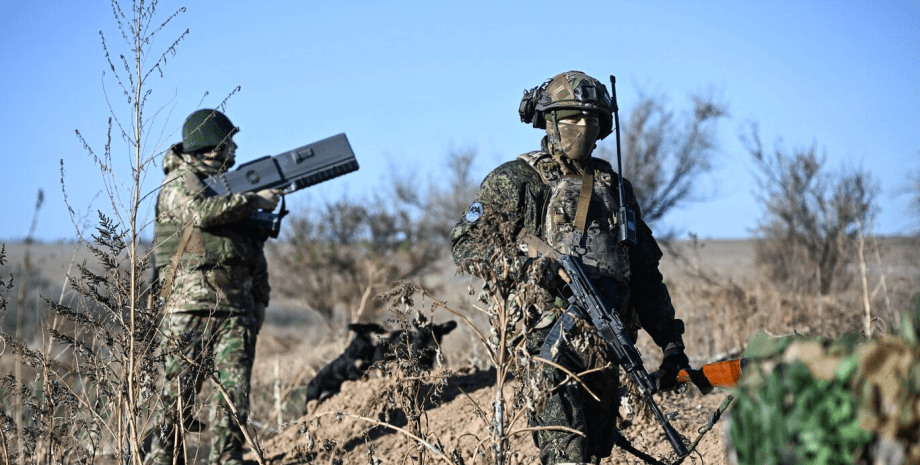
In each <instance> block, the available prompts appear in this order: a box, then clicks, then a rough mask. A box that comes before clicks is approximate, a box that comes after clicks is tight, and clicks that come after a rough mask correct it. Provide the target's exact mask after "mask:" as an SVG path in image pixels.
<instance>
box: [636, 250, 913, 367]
mask: <svg viewBox="0 0 920 465" xmlns="http://www.w3.org/2000/svg"><path fill="white" fill-rule="evenodd" d="M705 245H706V244H703V243H701V242H699V241H697V240H696V238H693V240H692V241H691V242H690V243H689V244H688V248H689V250H683V251H681V252H682V253H681V254H680V255H678V256H676V257H675V256H672V259H674V260H676V261H677V265H678V266H677V270H676V273H672V276H671V277H670V279H669V281H668V287H669V290H670V292H671V296H672V299H673V301H674V306H675V308H677V311H678V316H679V317H680V318H682V319H683V320H684V322H685V323H686V327H687V332H686V333H685V334H684V341H685V343H686V345H687V352H688V355H690V357H691V359H692V360H693V362H694V364H704V363H709V362H712V361H716V360H718V359H724V358H736V357H738V356H740V355H741V354H742V353H743V351H744V348H745V347H746V345H747V341H748V340H749V339H750V338H751V336H752V335H753V334H755V333H757V332H759V331H766V332H767V333H769V334H796V333H797V334H803V335H820V336H827V337H834V336H837V335H840V334H844V333H847V332H853V331H865V318H866V304H865V302H866V301H868V308H869V314H870V315H871V328H872V329H871V330H872V332H874V333H890V332H893V331H894V329H895V326H896V325H897V324H898V322H899V321H900V315H901V314H903V313H904V312H905V311H907V310H909V309H911V308H913V306H915V305H916V297H915V296H916V289H917V286H918V282H920V268H918V267H917V266H916V264H911V263H909V262H906V261H904V260H903V257H904V255H905V254H906V252H907V251H909V250H910V247H911V245H910V241H909V240H907V239H902V238H888V239H877V238H870V239H869V240H867V245H866V249H867V251H866V253H865V254H864V255H865V256H866V257H867V261H868V266H867V267H866V269H867V271H866V273H865V275H862V274H860V278H861V277H862V276H865V279H866V282H867V284H868V286H867V287H868V292H866V291H865V290H864V288H863V287H862V286H851V287H850V288H848V289H841V290H837V291H835V292H832V293H830V294H828V295H820V296H819V295H816V294H815V293H813V292H792V291H790V290H789V289H787V288H784V287H782V286H779V285H777V284H776V283H774V282H773V281H772V280H771V279H770V278H769V275H765V274H756V273H755V274H752V275H749V276H744V275H743V273H740V271H741V270H738V269H735V268H726V269H717V268H716V267H715V266H714V265H712V264H709V263H707V262H706V260H705V256H706V255H708V256H712V255H713V254H718V253H720V252H719V251H713V252H712V253H710V254H704V253H701V251H704V247H705ZM646 342H647V343H649V344H650V341H646ZM647 347H650V346H647ZM655 353H656V352H655V351H654V350H652V348H650V349H649V350H647V351H644V352H643V354H647V355H648V354H651V355H652V356H653V357H654V355H655Z"/></svg>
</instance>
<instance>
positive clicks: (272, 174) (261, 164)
mask: <svg viewBox="0 0 920 465" xmlns="http://www.w3.org/2000/svg"><path fill="white" fill-rule="evenodd" d="M357 170H358V161H357V160H356V159H355V154H354V152H352V151H351V145H350V144H349V143H348V138H346V137H345V134H344V133H342V134H337V135H335V136H332V137H329V138H326V139H323V140H320V141H317V142H314V143H312V144H307V145H304V146H303V147H298V148H296V149H293V150H289V151H287V152H284V153H281V154H278V155H275V156H271V155H266V156H264V157H261V158H257V159H255V160H253V161H250V162H247V163H244V164H242V165H240V166H239V168H237V169H235V170H233V171H229V172H227V173H224V174H219V175H216V176H211V177H209V178H208V179H206V180H205V185H206V186H207V187H208V189H209V190H210V191H211V192H212V193H213V194H216V195H226V194H231V193H238V194H242V193H245V192H257V191H260V190H263V189H280V190H281V191H282V194H290V193H291V192H295V191H299V190H300V189H304V188H306V187H310V186H312V185H314V184H319V183H321V182H324V181H328V180H330V179H332V178H336V177H339V176H342V175H344V174H348V173H351V172H352V171H357ZM287 214H288V211H287V209H285V206H284V200H283V197H282V201H281V211H280V212H279V213H274V212H265V211H259V212H256V213H254V214H252V216H250V217H249V219H248V221H247V223H248V224H249V225H250V226H251V227H253V228H255V229H257V230H259V231H262V232H264V233H265V234H267V235H268V236H269V237H278V233H279V232H281V219H282V218H284V216H285V215H287Z"/></svg>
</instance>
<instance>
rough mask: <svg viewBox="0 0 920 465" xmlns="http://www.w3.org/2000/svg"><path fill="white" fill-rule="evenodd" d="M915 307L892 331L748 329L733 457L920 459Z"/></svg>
mask: <svg viewBox="0 0 920 465" xmlns="http://www.w3.org/2000/svg"><path fill="white" fill-rule="evenodd" d="M918 341H920V306H918V309H917V311H916V312H915V313H912V314H907V315H905V317H904V318H903V320H902V324H901V327H900V329H899V332H898V334H897V335H886V336H882V337H878V338H873V339H869V340H867V339H865V338H864V337H862V336H860V335H855V334H854V335H845V336H843V337H840V338H838V339H836V340H829V339H822V338H803V337H785V338H769V337H766V336H765V335H763V334H761V335H758V336H755V337H754V338H753V339H752V340H751V342H750V343H749V345H748V353H747V356H748V357H749V359H750V360H751V361H752V363H751V365H750V368H748V370H747V372H746V374H745V378H744V379H743V380H742V382H741V384H740V386H739V389H738V394H739V395H738V402H737V404H736V406H735V408H734V409H733V411H732V421H731V427H730V435H731V442H732V447H733V449H734V450H735V452H736V454H737V462H738V463H739V464H787V463H797V464H802V463H809V464H811V463H814V464H836V463H841V464H842V463H847V464H849V463H873V464H918V463H920V342H918Z"/></svg>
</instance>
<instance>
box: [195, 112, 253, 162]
mask: <svg viewBox="0 0 920 465" xmlns="http://www.w3.org/2000/svg"><path fill="white" fill-rule="evenodd" d="M239 130H240V128H238V127H236V126H234V125H233V123H231V122H230V118H227V116H226V115H224V114H223V113H221V112H219V111H217V110H209V109H205V110H198V111H196V112H194V113H192V114H191V115H189V116H188V118H186V119H185V124H183V125H182V149H183V151H185V152H186V153H194V152H199V151H202V150H205V149H207V150H210V149H212V148H214V147H217V146H218V145H220V144H221V143H222V142H225V141H227V140H229V139H230V137H231V136H233V135H234V134H236V133H237V132H239Z"/></svg>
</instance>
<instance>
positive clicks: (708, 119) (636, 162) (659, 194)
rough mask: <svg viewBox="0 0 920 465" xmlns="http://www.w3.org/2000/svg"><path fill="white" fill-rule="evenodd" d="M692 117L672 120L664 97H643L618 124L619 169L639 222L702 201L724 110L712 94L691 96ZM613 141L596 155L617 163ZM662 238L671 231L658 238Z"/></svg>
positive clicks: (652, 221)
mask: <svg viewBox="0 0 920 465" xmlns="http://www.w3.org/2000/svg"><path fill="white" fill-rule="evenodd" d="M691 99H692V100H693V110H692V114H691V115H687V116H682V117H677V116H675V113H674V110H671V109H670V108H669V106H668V102H667V100H666V98H665V97H655V96H642V97H641V98H640V100H639V103H637V104H636V106H635V107H634V108H633V109H632V111H631V112H630V115H629V117H628V118H627V119H626V120H625V121H624V123H623V125H622V126H623V131H622V134H621V138H622V142H623V146H622V150H623V153H622V154H621V155H622V158H623V171H624V173H625V175H626V179H629V180H630V182H632V185H633V190H634V191H635V193H636V199H637V200H638V202H639V205H640V206H641V207H642V218H643V220H645V222H646V223H648V224H650V225H654V224H656V223H660V220H661V219H662V218H663V217H664V216H665V215H667V213H668V212H669V211H671V210H672V209H673V208H674V207H676V206H679V205H681V204H683V203H686V202H691V201H699V200H701V199H702V198H703V197H702V193H701V192H700V190H699V185H700V182H699V178H700V176H701V175H703V174H705V173H707V172H708V171H709V170H710V169H711V168H712V156H713V154H714V153H715V151H716V150H717V142H716V126H717V123H718V121H719V119H720V118H722V117H724V116H725V115H726V114H727V106H726V105H725V104H724V103H721V102H718V101H717V100H716V98H715V97H714V96H713V95H702V94H700V95H693V96H691ZM615 143H616V142H615V140H614V139H612V138H611V139H608V142H607V143H605V144H603V145H601V146H599V147H598V149H597V155H596V156H598V157H600V158H604V159H607V160H608V161H610V162H611V163H612V164H613V166H617V165H616V145H612V146H611V144H615ZM660 235H661V236H662V237H666V236H670V235H673V233H672V232H664V233H663V234H660Z"/></svg>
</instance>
